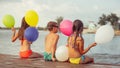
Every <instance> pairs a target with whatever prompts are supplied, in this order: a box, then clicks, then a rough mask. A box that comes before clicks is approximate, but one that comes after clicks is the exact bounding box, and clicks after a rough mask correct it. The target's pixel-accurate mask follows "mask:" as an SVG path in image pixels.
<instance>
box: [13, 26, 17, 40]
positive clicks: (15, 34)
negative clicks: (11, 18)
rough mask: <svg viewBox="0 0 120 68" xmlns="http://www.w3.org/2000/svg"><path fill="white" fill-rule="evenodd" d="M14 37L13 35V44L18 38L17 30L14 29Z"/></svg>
mask: <svg viewBox="0 0 120 68" xmlns="http://www.w3.org/2000/svg"><path fill="white" fill-rule="evenodd" d="M12 31H13V35H12V42H14V41H15V40H16V39H17V38H18V33H16V29H15V28H12Z"/></svg>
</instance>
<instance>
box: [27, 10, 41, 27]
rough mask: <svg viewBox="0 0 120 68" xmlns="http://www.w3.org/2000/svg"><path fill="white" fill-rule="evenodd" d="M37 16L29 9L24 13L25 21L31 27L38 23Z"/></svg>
mask: <svg viewBox="0 0 120 68" xmlns="http://www.w3.org/2000/svg"><path fill="white" fill-rule="evenodd" d="M38 19H39V16H38V14H37V13H36V11H34V10H29V11H27V12H26V14H25V21H26V22H27V24H28V25H30V26H31V27H35V26H36V25H37V23H38Z"/></svg>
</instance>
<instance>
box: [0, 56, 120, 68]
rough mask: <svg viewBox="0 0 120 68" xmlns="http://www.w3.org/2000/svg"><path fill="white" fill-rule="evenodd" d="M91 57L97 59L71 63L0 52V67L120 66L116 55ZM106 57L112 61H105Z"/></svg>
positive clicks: (119, 67)
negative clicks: (91, 61) (23, 57)
mask: <svg viewBox="0 0 120 68" xmlns="http://www.w3.org/2000/svg"><path fill="white" fill-rule="evenodd" d="M93 57H94V58H97V59H98V58H99V59H98V61H97V62H95V63H90V64H71V63H69V62H58V61H56V62H51V61H44V59H43V58H33V59H20V58H19V57H18V56H16V55H6V54H0V59H1V60H0V68H120V57H118V56H114V57H111V56H107V55H94V56H93ZM106 58H107V59H109V60H114V61H112V62H110V61H106V60H105V59H106ZM118 60H119V62H118ZM116 61H117V63H116ZM104 62H105V63H104ZM113 62H114V63H113Z"/></svg>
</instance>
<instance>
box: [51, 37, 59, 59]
mask: <svg viewBox="0 0 120 68" xmlns="http://www.w3.org/2000/svg"><path fill="white" fill-rule="evenodd" d="M58 39H59V35H56V36H55V40H53V47H52V60H53V61H55V51H56V46H57V43H58Z"/></svg>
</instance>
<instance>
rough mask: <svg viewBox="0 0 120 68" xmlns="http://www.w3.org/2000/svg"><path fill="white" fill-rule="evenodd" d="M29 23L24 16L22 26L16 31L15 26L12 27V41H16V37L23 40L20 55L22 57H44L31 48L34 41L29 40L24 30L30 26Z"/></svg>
mask: <svg viewBox="0 0 120 68" xmlns="http://www.w3.org/2000/svg"><path fill="white" fill-rule="evenodd" d="M28 27H29V25H28V24H27V23H26V21H25V18H24V17H23V19H22V23H21V27H20V29H19V30H18V32H17V33H16V30H15V28H12V32H13V35H12V42H14V41H16V39H18V38H19V40H20V41H21V46H20V53H19V55H20V57H21V58H37V57H42V55H40V54H38V53H35V52H33V51H32V50H31V44H32V42H29V41H27V39H26V38H25V37H24V31H25V29H26V28H28Z"/></svg>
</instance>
